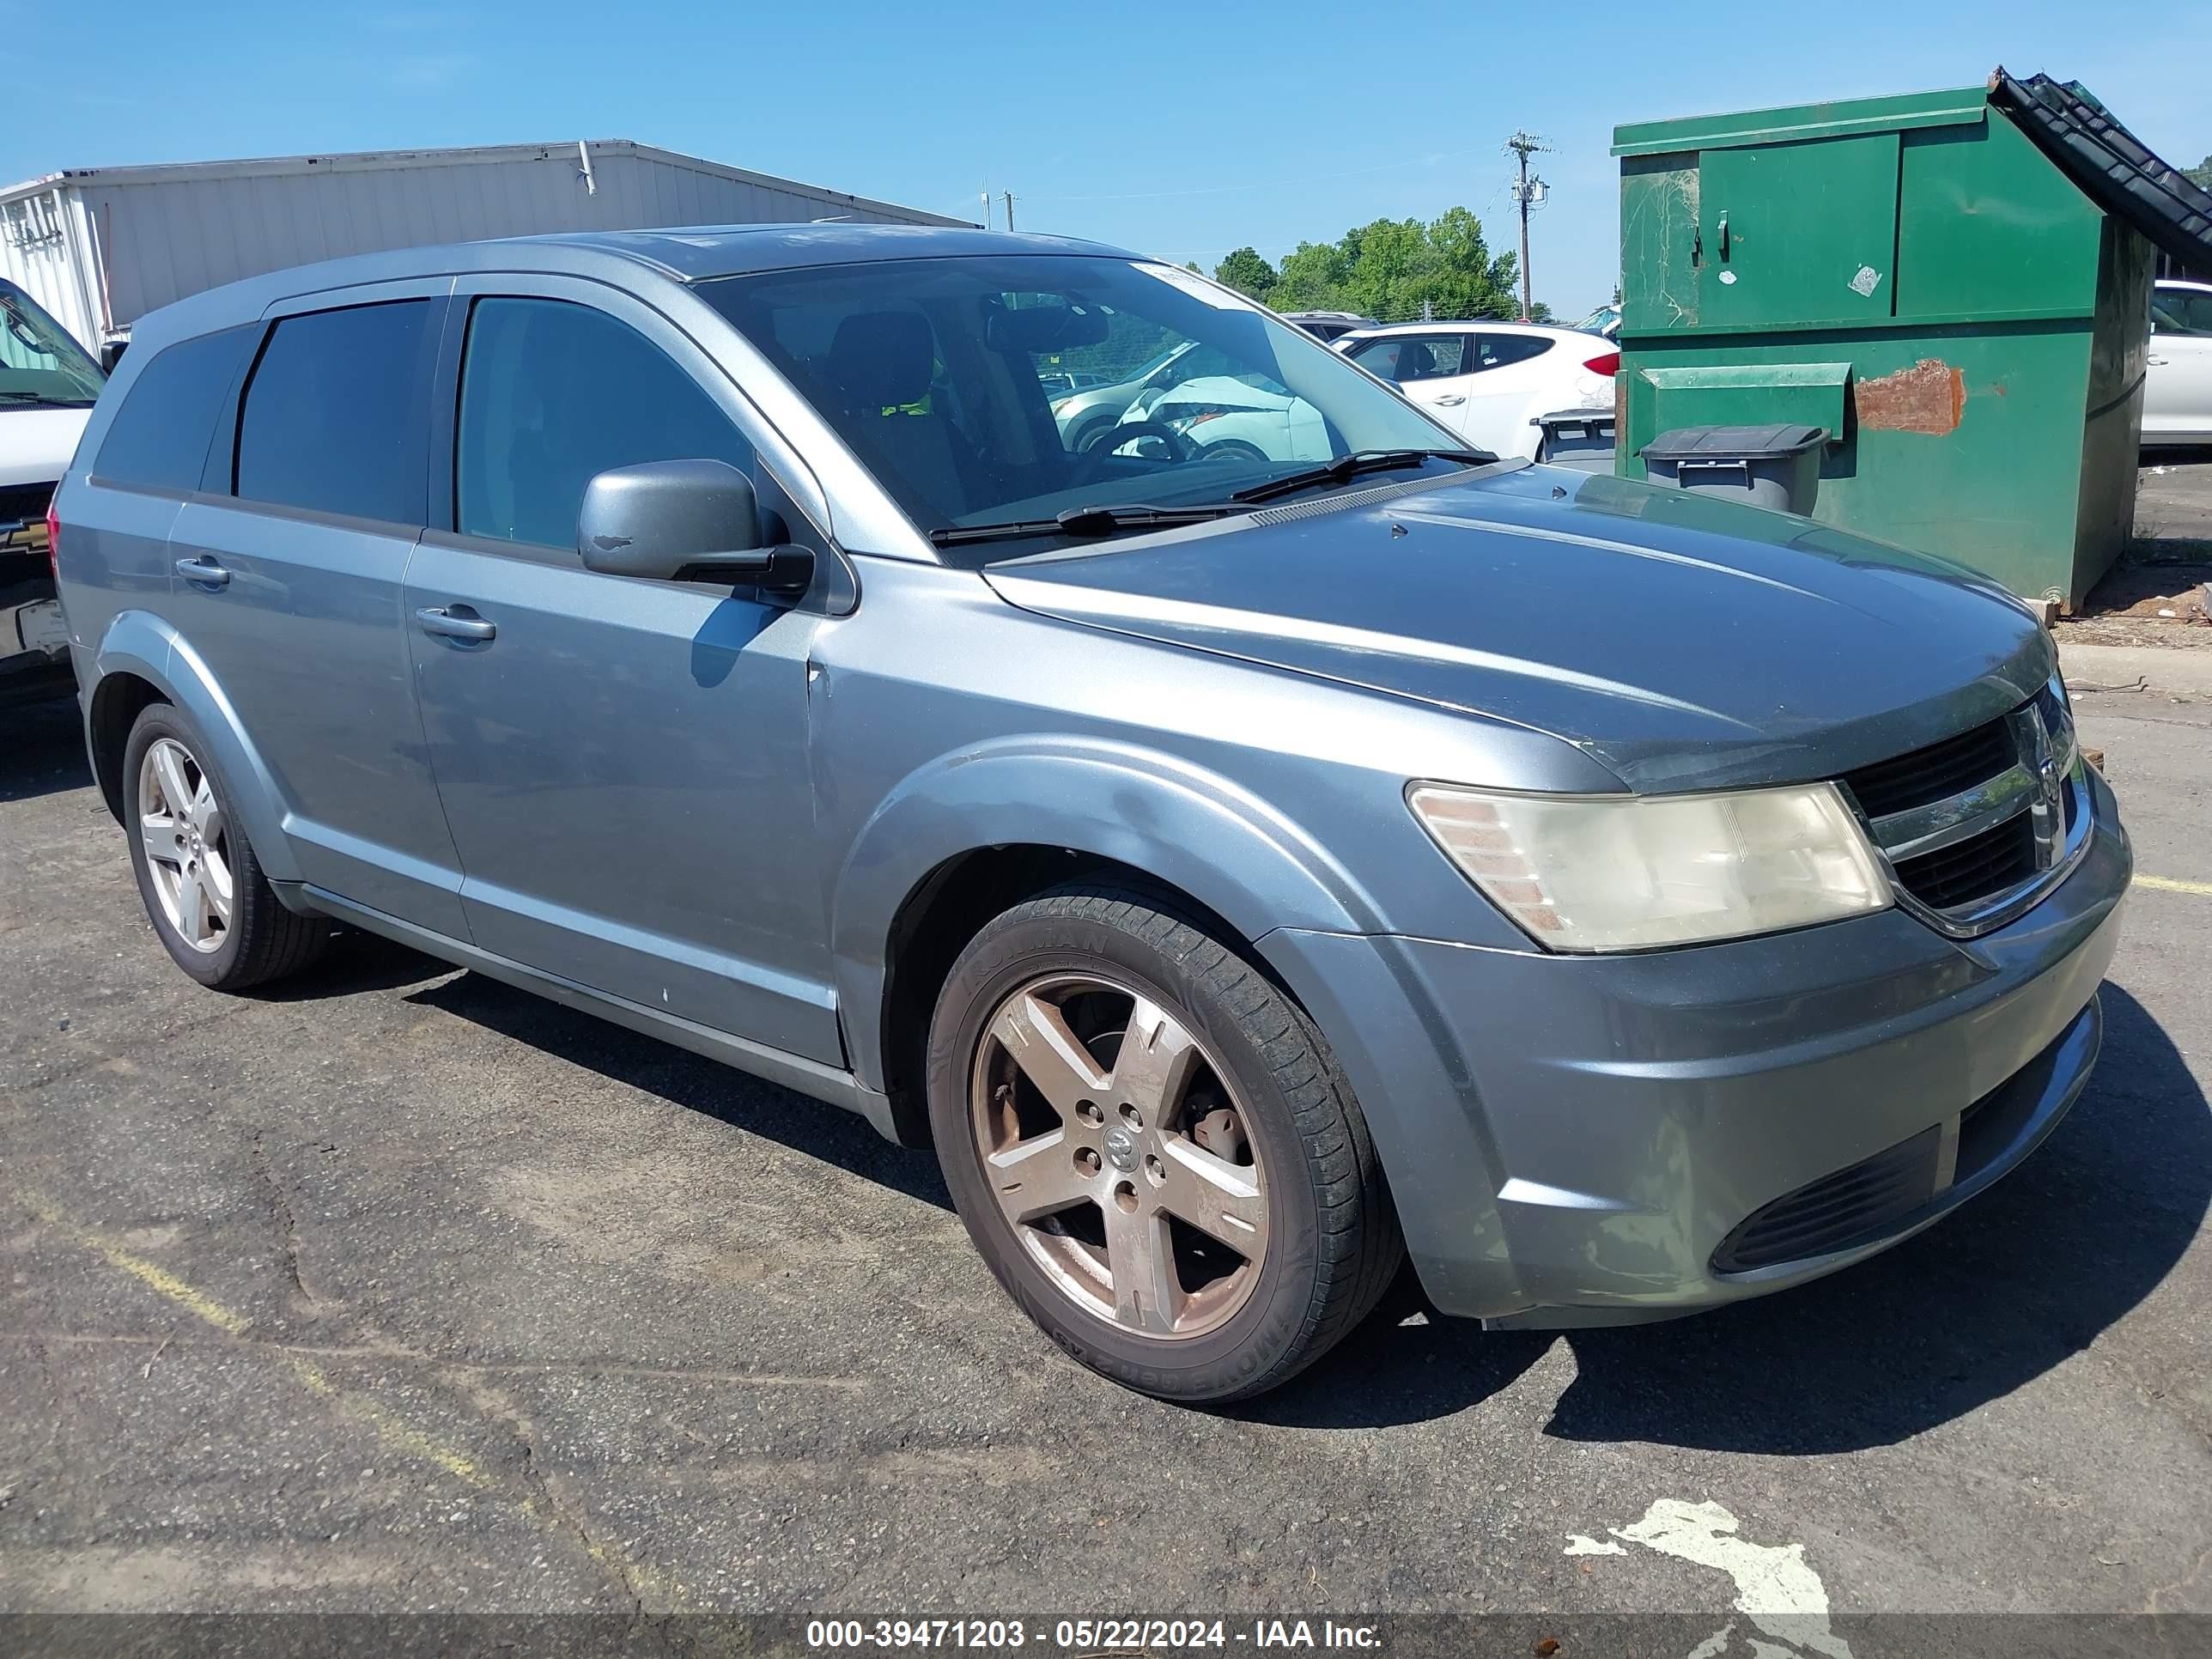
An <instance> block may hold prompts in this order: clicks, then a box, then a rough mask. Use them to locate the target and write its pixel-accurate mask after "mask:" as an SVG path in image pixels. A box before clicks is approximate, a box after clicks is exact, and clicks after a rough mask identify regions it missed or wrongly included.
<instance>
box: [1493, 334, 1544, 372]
mask: <svg viewBox="0 0 2212 1659" xmlns="http://www.w3.org/2000/svg"><path fill="white" fill-rule="evenodd" d="M1481 340H1482V347H1481V349H1482V361H1481V362H1480V364H1479V365H1478V366H1477V367H1478V370H1480V369H1484V368H1504V367H1505V365H1506V364H1508V363H1525V362H1528V360H1529V359H1530V358H1531V357H1541V356H1543V355H1544V354H1545V353H1546V352H1547V351H1549V350H1550V349H1552V345H1553V342H1552V341H1551V340H1550V339H1549V338H1548V337H1546V336H1544V335H1541V334H1485V335H1483V336H1482V337H1481Z"/></svg>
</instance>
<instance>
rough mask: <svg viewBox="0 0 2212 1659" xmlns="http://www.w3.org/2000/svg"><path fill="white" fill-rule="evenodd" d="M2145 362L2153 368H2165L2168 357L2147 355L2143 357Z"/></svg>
mask: <svg viewBox="0 0 2212 1659" xmlns="http://www.w3.org/2000/svg"><path fill="white" fill-rule="evenodd" d="M2143 362H2146V363H2148V364H2149V365H2150V366H2151V367H2152V368H2165V367H2166V359H2165V358H2163V357H2146V358H2144V359H2143Z"/></svg>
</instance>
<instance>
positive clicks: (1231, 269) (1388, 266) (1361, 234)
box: [1213, 207, 1551, 323]
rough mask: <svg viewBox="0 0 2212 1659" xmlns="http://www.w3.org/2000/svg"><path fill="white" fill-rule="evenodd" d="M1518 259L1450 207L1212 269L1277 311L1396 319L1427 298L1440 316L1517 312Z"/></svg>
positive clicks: (1246, 251) (1412, 313) (1544, 316)
mask: <svg viewBox="0 0 2212 1659" xmlns="http://www.w3.org/2000/svg"><path fill="white" fill-rule="evenodd" d="M1518 267H1519V261H1518V260H1517V259H1516V258H1515V256H1514V255H1512V254H1510V253H1496V254H1493V253H1492V252H1491V251H1490V245H1489V243H1488V241H1487V240H1485V238H1484V236H1483V234H1482V222H1481V221H1480V219H1478V218H1476V217H1475V216H1474V214H1472V213H1470V212H1469V211H1468V210H1467V209H1465V208H1463V207H1455V208H1453V209H1451V210H1449V211H1448V212H1446V213H1445V214H1444V215H1443V216H1442V217H1441V218H1437V219H1432V220H1431V221H1430V222H1428V223H1426V224H1424V223H1422V222H1420V221H1419V219H1377V220H1376V221H1375V222H1373V223H1372V224H1368V225H1361V226H1359V227H1358V228H1355V229H1352V230H1347V231H1346V232H1345V233H1344V234H1343V235H1342V236H1341V237H1340V238H1338V239H1337V240H1335V241H1334V242H1301V243H1299V244H1298V245H1297V247H1296V248H1294V249H1292V250H1291V252H1289V253H1288V254H1286V255H1285V256H1284V258H1283V263H1282V265H1281V268H1280V269H1278V268H1277V267H1275V266H1273V265H1272V264H1268V263H1267V260H1266V259H1264V258H1261V256H1260V254H1259V253H1258V252H1256V251H1255V250H1254V249H1252V248H1249V247H1240V248H1238V249H1237V251H1236V252H1234V253H1231V255H1230V256H1229V257H1228V258H1225V259H1224V260H1223V261H1222V262H1221V263H1220V264H1218V265H1216V266H1215V267H1214V268H1213V275H1214V279H1215V280H1216V281H1217V282H1221V283H1227V284H1228V285H1229V286H1230V287H1231V288H1233V289H1236V290H1237V292H1238V293H1240V294H1243V295H1248V296H1249V297H1250V298H1252V299H1255V300H1257V301H1261V303H1262V304H1264V305H1268V306H1272V307H1274V308H1275V309H1276V310H1277V311H1352V312H1357V313H1359V315H1361V316H1363V317H1372V318H1375V319H1376V320H1377V321H1380V322H1385V323H1402V322H1410V321H1412V320H1413V319H1416V318H1418V317H1419V316H1420V315H1421V313H1422V307H1423V306H1424V305H1426V306H1427V307H1429V313H1430V314H1431V316H1435V317H1439V318H1465V317H1515V316H1518V315H1519V314H1520V311H1521V298H1520V294H1519V291H1518V288H1517V284H1518V283H1519V280H1520V271H1519V269H1518ZM1532 309H1533V310H1534V314H1535V317H1536V320H1538V321H1539V322H1542V321H1546V320H1548V319H1549V318H1550V316H1551V312H1550V310H1549V308H1548V307H1545V306H1541V305H1538V306H1535V307H1532Z"/></svg>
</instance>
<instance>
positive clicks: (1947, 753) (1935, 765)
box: [1850, 720, 2020, 818]
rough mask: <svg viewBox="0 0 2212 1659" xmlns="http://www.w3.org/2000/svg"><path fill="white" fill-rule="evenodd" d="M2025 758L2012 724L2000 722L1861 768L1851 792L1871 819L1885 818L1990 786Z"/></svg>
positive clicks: (1991, 722)
mask: <svg viewBox="0 0 2212 1659" xmlns="http://www.w3.org/2000/svg"><path fill="white" fill-rule="evenodd" d="M2019 758H2020V757H2019V756H2017V755H2016V754H2015V753H2014V752H2013V742H2012V732H2010V730H2009V729H2008V726H2007V725H2006V723H2005V722H2004V721H2003V720H1991V721H1990V722H1989V724H1988V725H1986V726H1976V727H1975V728H1974V729H1973V730H1972V731H1971V732H1960V734H1959V735H1958V736H1957V737H1955V738H1945V739H1944V740H1943V741H1942V743H1936V744H1929V746H1928V747H1927V748H1925V749H1916V750H1913V752H1912V753H1911V754H1909V755H1900V756H1899V757H1897V758H1896V759H1895V760H1887V761H1878V762H1876V763H1875V764H1874V765H1872V766H1866V767H1862V768H1860V769H1858V770H1857V771H1856V772H1854V773H1852V774H1851V775H1850V786H1851V793H1853V794H1854V795H1856V796H1857V797H1858V802H1859V806H1860V808H1861V810H1862V811H1864V812H1865V813H1866V815H1867V816H1868V817H1874V818H1878V817H1886V816H1887V815H1888V814H1889V813H1892V812H1902V811H1905V810H1906V809H1907V808H1909V807H1914V806H1924V805H1927V804H1928V803H1929V802H1930V801H1937V800H1942V799H1944V798H1945V797H1946V796H1948V795H1955V794H1957V793H1959V792H1960V790H1962V789H1968V788H1972V787H1973V786H1974V785H1975V784H1978V783H1987V782H1988V781H1990V779H1991V778H1993V777H1995V776H1996V775H1997V774H1998V773H2000V772H2002V771H2003V770H2004V769H2006V768H2007V767H2008V766H2010V765H2011V764H2012V763H2014V762H2015V760H2017V759H2019Z"/></svg>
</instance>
